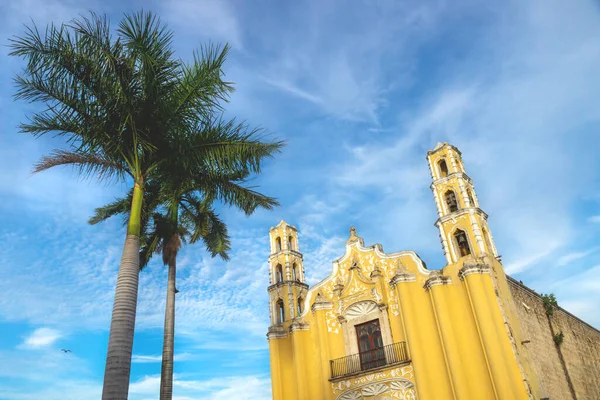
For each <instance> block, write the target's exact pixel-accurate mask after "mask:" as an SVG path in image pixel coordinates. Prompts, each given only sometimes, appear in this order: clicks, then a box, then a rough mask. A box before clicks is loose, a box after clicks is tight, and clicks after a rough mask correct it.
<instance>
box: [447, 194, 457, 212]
mask: <svg viewBox="0 0 600 400" xmlns="http://www.w3.org/2000/svg"><path fill="white" fill-rule="evenodd" d="M444 198H445V199H446V204H447V205H448V210H449V211H450V212H454V211H457V210H458V203H457V202H456V195H455V194H454V192H453V191H452V190H448V191H447V192H446V194H445V195H444Z"/></svg>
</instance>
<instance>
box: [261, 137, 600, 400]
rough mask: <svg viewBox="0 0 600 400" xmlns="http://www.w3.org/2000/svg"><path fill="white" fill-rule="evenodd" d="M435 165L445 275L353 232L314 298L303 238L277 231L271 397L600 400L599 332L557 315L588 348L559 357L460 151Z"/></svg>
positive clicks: (437, 152) (445, 149)
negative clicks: (512, 270)
mask: <svg viewBox="0 0 600 400" xmlns="http://www.w3.org/2000/svg"><path fill="white" fill-rule="evenodd" d="M427 161H428V163H429V167H430V171H431V176H432V184H431V189H432V191H433V196H434V200H435V204H436V207H437V213H438V218H437V221H436V222H435V226H436V227H437V228H438V230H439V235H440V241H441V245H442V249H443V252H444V255H445V258H446V262H447V265H446V266H444V267H443V268H442V269H441V270H429V269H427V268H426V266H425V264H424V262H423V261H422V260H421V259H420V258H419V256H418V255H417V254H416V253H415V252H413V251H400V252H396V253H385V252H384V250H383V248H382V246H381V245H378V244H375V245H373V246H365V244H364V241H363V239H362V238H361V237H360V236H358V235H357V233H356V230H355V229H354V228H352V229H351V231H350V237H349V239H348V241H347V243H346V249H345V253H344V255H343V256H342V257H341V258H339V259H337V260H335V261H333V270H332V273H331V274H330V275H329V276H328V277H327V278H325V279H323V280H322V281H321V282H319V283H317V284H316V285H314V286H313V287H310V288H309V287H308V285H306V284H305V283H304V265H303V260H302V253H300V251H299V245H298V232H297V230H296V228H295V227H293V226H291V225H288V224H287V223H285V222H283V221H282V222H281V223H280V224H279V225H277V226H276V227H274V228H271V231H270V244H271V255H270V256H269V269H270V286H269V288H268V293H269V304H270V318H271V326H270V327H269V330H268V334H267V337H268V340H269V350H270V363H271V379H272V391H273V399H274V400H305V399H306V400H309V399H310V400H358V399H406V400H408V399H421V400H429V399H432V400H445V399H506V400H517V399H543V398H551V399H570V398H575V399H584V398H585V399H599V398H600V332H598V331H597V330H595V329H594V328H593V327H591V326H589V325H587V324H585V323H583V322H582V321H579V320H577V319H576V318H575V317H573V316H571V315H570V314H568V313H566V311H564V310H562V309H560V308H557V310H558V311H557V315H562V314H565V315H566V317H565V318H566V319H565V321H566V322H564V321H563V323H564V324H566V325H565V326H570V327H571V328H572V327H573V326H577V327H578V329H579V331H578V332H580V335H583V336H585V339H586V340H587V341H585V343H583V342H582V340H583V339H582V338H581V337H578V338H575V337H573V338H572V340H573V341H576V342H577V343H576V345H575V347H573V348H574V349H576V350H577V351H578V352H580V353H581V355H582V356H581V358H582V360H581V362H580V361H579V358H575V359H574V361H573V362H570V361H569V357H570V356H569V354H567V355H566V356H565V354H559V355H560V356H556V357H555V358H552V355H553V354H558V353H561V350H560V345H559V344H557V343H556V341H553V340H552V338H553V336H549V335H555V333H554V330H553V329H552V327H553V322H552V319H551V316H548V315H541V316H540V315H538V314H540V312H539V310H538V308H539V307H537V306H538V303H540V302H541V297H540V296H539V295H537V294H535V292H532V291H531V290H530V289H527V288H525V287H521V286H522V285H520V284H519V283H517V282H516V281H514V280H512V279H511V278H510V277H507V276H506V275H505V273H504V269H503V267H502V263H501V261H500V258H499V257H498V252H497V250H496V247H495V245H494V239H493V237H492V234H491V231H490V228H489V226H488V223H487V214H486V213H485V212H484V211H483V210H482V209H481V208H480V206H479V202H478V200H477V196H476V193H475V190H474V186H473V182H472V180H471V179H470V178H469V176H468V175H467V174H466V171H465V168H464V165H463V161H462V157H461V153H460V151H459V150H458V149H457V148H456V147H454V146H452V145H449V144H447V143H444V144H438V146H437V147H436V148H435V149H434V150H432V151H429V152H428V154H427ZM529 292H531V293H529ZM532 293H533V294H532ZM515 294H516V296H515ZM521 295H523V296H524V297H522V296H521ZM526 295H529V296H530V297H531V299H530V298H529V297H527V296H526ZM536 296H537V297H536ZM515 298H518V299H519V301H516V300H515ZM518 303H521V304H518ZM523 306H524V307H523ZM525 307H526V309H525ZM536 307H537V308H536ZM524 310H525V311H524ZM531 310H533V313H532V315H529V314H528V313H529V312H530V311H531ZM536 310H537V311H536ZM542 310H543V308H542ZM536 312H537V314H536ZM561 313H562V314H561ZM542 314H543V312H542ZM571 317H572V318H571ZM546 318H547V321H546ZM555 320H557V318H555ZM557 321H558V320H557ZM557 324H558V322H554V326H558V325H557ZM561 326H562V325H561ZM548 327H549V328H548ZM548 329H550V331H552V333H548V332H546V331H548ZM561 329H562V328H561ZM566 330H567V329H566V328H565V331H566ZM572 330H573V329H572ZM573 332H575V330H573ZM561 333H563V331H562V330H561ZM567 334H569V332H567ZM573 335H575V333H573ZM563 337H564V338H565V339H564V340H565V342H566V340H570V339H571V338H570V337H569V336H568V335H567V336H565V334H563ZM548 342H549V343H548ZM580 342H581V343H580ZM531 350H533V351H531ZM540 351H541V353H542V354H539V353H540ZM546 352H553V353H552V354H550V353H548V354H544V353H546ZM584 353H587V354H584ZM571 358H572V357H571ZM570 364H571V365H570ZM569 368H570V369H571V370H570V373H569ZM594 392H595V394H594ZM596 395H597V397H596Z"/></svg>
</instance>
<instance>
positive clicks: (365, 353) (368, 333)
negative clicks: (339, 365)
mask: <svg viewBox="0 0 600 400" xmlns="http://www.w3.org/2000/svg"><path fill="white" fill-rule="evenodd" d="M355 329H356V338H357V339H358V348H359V351H360V364H361V369H362V370H367V369H371V368H377V367H381V366H383V365H386V359H385V352H384V350H383V338H382V337H381V328H380V326H379V319H376V320H373V321H369V322H365V323H364V324H360V325H356V326H355Z"/></svg>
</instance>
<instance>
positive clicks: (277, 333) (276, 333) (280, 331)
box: [267, 325, 287, 340]
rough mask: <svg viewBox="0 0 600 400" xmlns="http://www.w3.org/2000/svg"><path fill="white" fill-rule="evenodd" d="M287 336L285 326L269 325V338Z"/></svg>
mask: <svg viewBox="0 0 600 400" xmlns="http://www.w3.org/2000/svg"><path fill="white" fill-rule="evenodd" d="M285 337H287V332H286V331H285V329H284V328H283V325H272V326H270V327H269V331H268V332H267V339H268V340H271V339H282V338H285Z"/></svg>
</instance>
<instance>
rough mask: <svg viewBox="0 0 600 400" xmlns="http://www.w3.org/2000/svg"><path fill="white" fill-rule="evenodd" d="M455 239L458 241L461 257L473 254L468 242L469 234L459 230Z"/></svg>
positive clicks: (455, 233)
mask: <svg viewBox="0 0 600 400" xmlns="http://www.w3.org/2000/svg"><path fill="white" fill-rule="evenodd" d="M454 239H455V240H456V245H457V246H458V253H459V255H460V257H464V256H468V255H469V254H471V248H470V247H469V241H468V240H467V234H466V233H465V232H464V231H462V230H460V229H457V230H456V232H454Z"/></svg>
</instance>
